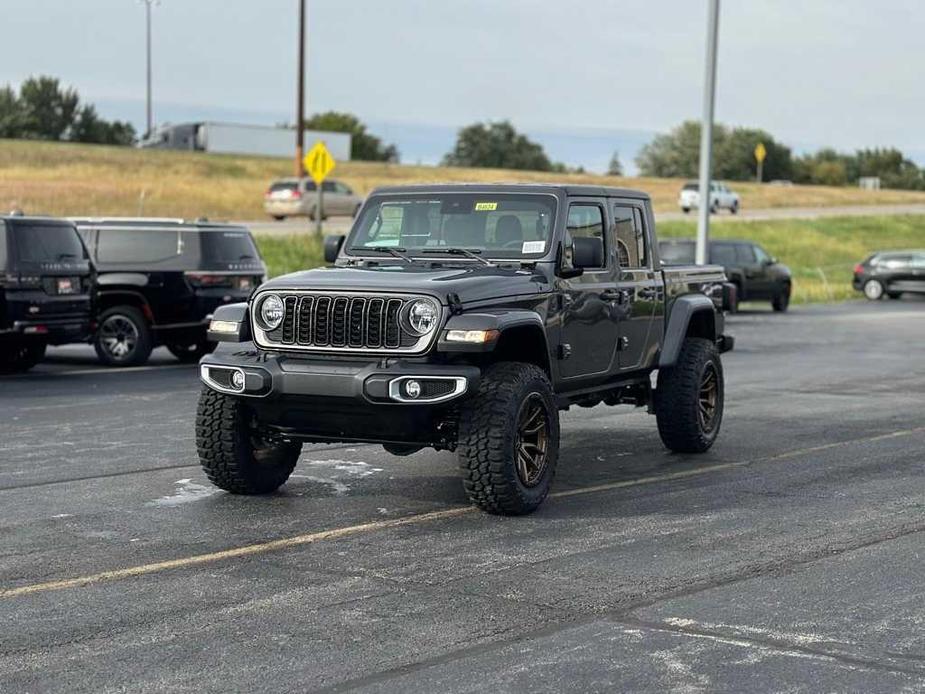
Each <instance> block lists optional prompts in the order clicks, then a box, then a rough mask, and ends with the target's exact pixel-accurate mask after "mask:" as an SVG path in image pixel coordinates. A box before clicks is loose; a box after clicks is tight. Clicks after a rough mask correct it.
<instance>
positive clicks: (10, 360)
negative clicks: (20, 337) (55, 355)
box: [0, 341, 46, 374]
mask: <svg viewBox="0 0 925 694" xmlns="http://www.w3.org/2000/svg"><path fill="white" fill-rule="evenodd" d="M45 347H46V345H45V343H44V342H19V341H15V342H13V341H11V342H9V343H7V344H0V374H16V373H25V372H26V371H28V370H29V369H31V368H32V367H33V366H35V365H36V364H38V363H39V362H40V361H42V359H44V358H45Z"/></svg>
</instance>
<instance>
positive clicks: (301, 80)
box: [295, 0, 305, 178]
mask: <svg viewBox="0 0 925 694" xmlns="http://www.w3.org/2000/svg"><path fill="white" fill-rule="evenodd" d="M298 1H299V69H298V73H299V76H298V84H297V85H296V93H297V96H296V109H295V114H296V115H295V175H296V176H297V177H298V178H302V175H303V174H304V173H305V168H304V166H303V165H302V156H303V154H302V152H303V149H304V146H305V143H304V133H303V129H304V127H305V126H304V123H305V0H298Z"/></svg>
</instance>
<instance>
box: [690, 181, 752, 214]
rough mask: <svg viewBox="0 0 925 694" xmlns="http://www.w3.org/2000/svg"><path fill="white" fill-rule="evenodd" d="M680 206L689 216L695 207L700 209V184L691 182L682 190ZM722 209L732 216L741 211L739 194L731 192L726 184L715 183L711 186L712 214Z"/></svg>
mask: <svg viewBox="0 0 925 694" xmlns="http://www.w3.org/2000/svg"><path fill="white" fill-rule="evenodd" d="M678 204H679V205H680V206H681V211H682V212H684V214H687V213H688V212H690V211H691V210H692V209H693V208H695V207H700V184H699V183H698V182H697V181H689V182H688V183H685V184H684V187H683V188H682V189H681V196H680V197H679V198H678ZM721 209H727V210H729V211H730V212H732V214H735V213H736V212H738V211H739V194H738V193H736V192H734V191H732V190H730V189H729V188H728V186H726V184H725V183H717V182H716V181H714V182H713V183H711V184H710V212H712V213H714V214H715V213H716V212H719V211H720V210H721Z"/></svg>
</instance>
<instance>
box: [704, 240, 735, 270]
mask: <svg viewBox="0 0 925 694" xmlns="http://www.w3.org/2000/svg"><path fill="white" fill-rule="evenodd" d="M710 262H711V263H713V264H715V265H722V266H724V267H729V266H730V265H736V264H737V263H736V249H735V246H733V245H731V244H728V243H714V244H713V245H711V246H710Z"/></svg>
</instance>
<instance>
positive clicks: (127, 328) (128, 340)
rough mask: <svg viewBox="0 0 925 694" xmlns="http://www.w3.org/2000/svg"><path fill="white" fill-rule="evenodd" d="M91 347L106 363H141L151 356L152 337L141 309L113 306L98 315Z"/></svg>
mask: <svg viewBox="0 0 925 694" xmlns="http://www.w3.org/2000/svg"><path fill="white" fill-rule="evenodd" d="M93 348H94V349H95V350H96V356H97V357H99V360H100V361H101V362H103V363H104V364H106V365H107V366H141V365H142V364H144V363H146V362H147V361H148V357H150V356H151V350H152V349H154V338H153V337H152V335H151V328H150V327H149V326H148V321H146V320H145V317H144V316H143V315H142V313H141V311H139V310H138V309H137V308H135V307H134V306H115V307H113V308H110V309H107V310H105V311H103V313H102V315H100V318H99V326H98V327H97V329H96V334H95V335H94V336H93Z"/></svg>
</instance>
